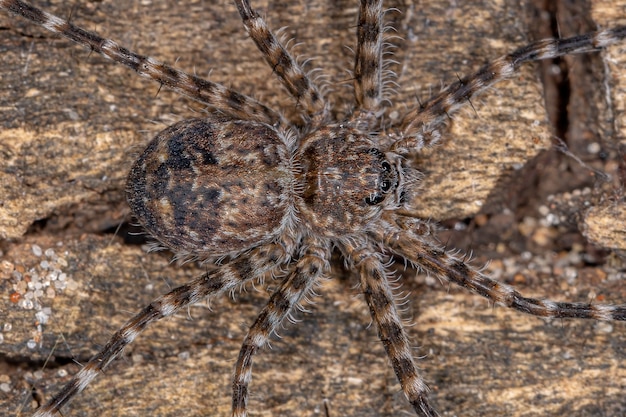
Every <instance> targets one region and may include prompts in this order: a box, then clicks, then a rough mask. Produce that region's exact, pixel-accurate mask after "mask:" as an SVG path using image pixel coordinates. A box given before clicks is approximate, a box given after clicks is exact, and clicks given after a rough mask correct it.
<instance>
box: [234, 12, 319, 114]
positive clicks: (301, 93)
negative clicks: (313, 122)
mask: <svg viewBox="0 0 626 417" xmlns="http://www.w3.org/2000/svg"><path fill="white" fill-rule="evenodd" d="M235 4H236V5H237V9H239V14H240V15H241V19H242V20H243V24H244V26H245V28H246V31H247V32H248V35H250V38H252V40H253V41H254V43H256V46H257V47H258V48H259V50H260V51H261V53H262V54H263V57H264V58H265V61H266V62H267V63H268V64H269V66H270V67H271V68H272V71H274V73H275V74H276V75H277V76H278V77H279V78H280V80H281V81H282V83H283V85H284V86H285V87H286V88H287V90H288V91H289V94H291V95H292V96H293V97H294V98H295V99H296V101H297V102H298V104H299V105H300V106H302V108H303V110H304V112H305V113H306V116H308V118H311V119H312V118H314V117H319V118H320V119H321V120H323V119H324V118H325V117H326V114H327V110H328V109H327V108H326V103H325V102H324V98H323V97H322V94H321V93H320V91H319V89H318V88H317V87H316V86H315V85H314V84H313V83H312V82H311V80H309V78H308V77H307V75H306V74H305V73H304V71H303V70H302V68H301V67H300V65H298V63H297V62H296V60H295V59H294V58H293V57H292V56H291V54H290V53H289V52H288V51H287V50H286V49H285V47H284V46H283V45H282V44H281V43H280V41H279V40H278V39H276V37H275V36H274V34H273V33H272V31H271V30H270V28H269V27H268V26H267V23H265V21H264V20H263V18H261V16H259V14H258V13H257V12H256V10H254V9H253V8H252V7H251V6H250V2H249V1H248V0H235Z"/></svg>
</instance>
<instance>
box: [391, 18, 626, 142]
mask: <svg viewBox="0 0 626 417" xmlns="http://www.w3.org/2000/svg"><path fill="white" fill-rule="evenodd" d="M623 39H626V26H620V27H616V28H614V29H607V30H601V31H598V32H594V33H589V34H586V35H579V36H574V37H571V38H565V39H545V40H541V41H537V42H534V43H531V44H529V45H527V46H524V47H521V48H519V49H517V50H515V51H513V52H511V53H510V54H508V55H505V56H502V57H500V58H497V59H496V60H494V61H492V62H490V63H488V64H486V65H484V66H483V67H482V68H480V69H479V70H478V71H476V72H475V73H474V74H472V75H469V76H466V77H463V78H461V79H459V80H458V81H457V82H455V83H453V84H451V85H449V86H448V87H447V88H446V89H444V90H443V91H442V92H440V93H439V94H437V95H435V96H433V97H431V98H429V99H428V100H427V101H426V102H425V103H422V104H421V105H420V106H419V107H417V108H415V109H413V110H411V111H409V112H408V113H407V114H406V115H405V116H404V118H403V120H402V123H401V125H400V131H401V135H400V136H401V138H402V139H400V140H399V141H397V142H396V143H395V144H394V145H393V147H392V148H393V149H395V150H398V151H400V152H402V151H406V150H408V149H416V148H417V149H419V147H421V144H422V142H423V136H428V135H430V134H431V133H433V131H435V130H437V129H438V128H439V127H440V126H441V125H442V124H443V123H444V122H445V121H446V120H447V119H448V118H449V117H450V115H452V114H453V113H454V112H456V111H457V110H458V109H459V108H460V107H462V106H463V105H465V104H466V103H468V102H470V100H471V99H472V98H473V97H474V96H476V95H477V94H479V93H481V92H483V91H485V90H486V89H487V88H489V87H491V86H493V85H494V84H495V83H498V82H500V81H502V80H505V79H507V78H510V77H512V76H514V75H515V73H516V72H517V71H518V69H519V67H520V66H521V65H522V64H523V63H525V62H532V61H539V60H542V59H553V58H557V57H560V56H563V55H570V54H575V53H585V52H593V51H598V50H600V49H601V48H605V47H607V46H609V45H613V44H616V43H618V42H620V41H622V40H623Z"/></svg>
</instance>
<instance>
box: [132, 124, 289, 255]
mask: <svg viewBox="0 0 626 417" xmlns="http://www.w3.org/2000/svg"><path fill="white" fill-rule="evenodd" d="M289 154H290V153H289V150H288V148H287V146H286V144H285V143H284V141H283V139H282V138H281V136H280V135H279V134H278V132H277V131H276V130H274V129H273V128H272V127H271V126H268V125H266V124H263V123H258V122H251V121H241V120H231V119H227V118H218V117H210V118H207V119H190V120H184V121H182V122H179V123H176V124H174V125H172V126H170V127H168V128H167V129H165V130H164V131H162V132H161V133H159V134H158V135H157V136H156V137H155V138H154V139H153V140H152V141H151V142H150V144H149V145H148V147H147V148H146V150H145V151H144V152H143V154H142V155H141V156H140V157H139V159H138V160H137V161H136V162H135V164H134V165H133V167H132V169H131V171H130V174H129V176H128V189H127V194H128V196H127V197H128V202H129V204H130V207H131V209H132V211H133V213H134V214H135V216H136V217H137V219H138V220H139V222H140V223H141V224H142V225H144V226H145V227H146V229H148V231H150V232H151V234H152V235H153V236H157V237H158V238H159V240H160V241H161V243H163V244H164V245H166V246H168V247H170V248H172V249H174V250H175V251H177V252H181V253H194V254H196V255H199V256H200V257H202V254H207V255H208V254H211V255H212V256H215V255H216V254H221V255H228V254H233V253H236V252H239V251H241V250H245V249H247V248H249V247H251V246H255V245H257V244H258V242H259V241H269V240H271V239H272V238H274V237H275V236H276V235H277V234H278V233H279V231H280V228H281V226H282V225H283V224H284V222H283V219H284V218H285V217H286V216H287V215H288V213H289V212H290V210H289V207H290V205H291V202H290V198H289V197H290V196H291V195H292V192H291V189H292V187H293V183H294V178H293V173H292V170H291V169H290V156H289ZM198 248H201V250H200V251H199V252H198Z"/></svg>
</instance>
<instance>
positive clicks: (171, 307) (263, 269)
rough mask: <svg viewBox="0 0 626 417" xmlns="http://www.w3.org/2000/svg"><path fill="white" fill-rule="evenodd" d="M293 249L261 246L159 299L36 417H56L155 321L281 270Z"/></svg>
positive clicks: (273, 245) (114, 336)
mask: <svg viewBox="0 0 626 417" xmlns="http://www.w3.org/2000/svg"><path fill="white" fill-rule="evenodd" d="M292 250H293V248H290V247H285V246H283V245H281V244H271V245H267V246H261V247H258V248H256V249H254V250H253V251H251V252H250V253H249V254H248V256H247V257H239V258H236V259H233V260H232V261H230V262H228V263H225V264H223V265H221V266H220V267H219V268H217V269H216V270H214V271H210V272H207V273H206V274H204V275H202V276H200V277H199V278H196V279H195V280H193V281H191V282H189V283H187V284H185V285H181V286H180V287H177V288H175V289H173V290H172V291H170V292H169V293H167V294H165V295H163V296H161V297H159V298H157V299H156V300H154V301H153V302H151V303H150V304H149V305H148V306H147V307H145V308H144V309H143V310H142V311H141V312H139V314H137V315H136V316H135V317H133V318H132V319H130V320H129V321H128V322H126V324H124V325H123V326H122V328H121V329H120V330H118V331H117V332H116V333H115V334H114V335H113V336H112V337H111V339H109V341H108V342H107V344H106V346H105V347H104V348H103V349H102V350H101V351H100V352H98V354H96V355H95V356H94V357H93V358H91V359H90V360H89V362H87V364H86V365H85V366H84V367H83V368H82V369H81V370H80V371H79V372H78V373H77V374H76V375H75V376H74V377H73V378H72V379H71V380H70V382H68V383H67V384H66V385H65V386H64V387H63V389H62V390H61V391H60V392H59V393H58V394H57V395H55V396H54V397H52V398H51V399H50V400H49V401H48V402H47V403H46V404H44V405H43V406H41V407H40V408H39V409H38V410H37V411H36V412H35V414H33V417H52V416H53V415H54V413H56V412H57V411H59V410H60V409H61V407H63V405H64V404H65V403H67V402H68V401H69V400H70V399H72V397H74V396H75V395H76V394H78V393H80V392H81V391H82V390H84V389H85V387H87V385H89V383H90V382H91V381H93V379H94V378H95V377H96V376H98V374H100V372H102V371H104V369H105V368H106V367H107V366H108V365H109V364H110V363H111V362H112V361H113V360H114V359H115V358H116V357H117V356H118V355H119V354H120V352H122V350H123V349H124V347H126V346H128V345H129V344H130V343H132V342H133V340H135V338H136V337H137V336H138V335H139V333H141V332H142V331H143V330H144V329H145V328H146V327H147V326H148V325H150V324H151V323H154V322H155V321H157V320H160V319H162V318H164V317H168V316H171V315H172V314H174V313H176V312H177V311H179V310H180V309H181V308H185V307H186V306H188V305H191V304H196V303H198V302H201V301H203V300H205V299H207V297H214V296H216V295H219V294H221V293H224V292H228V291H232V290H234V289H236V288H237V287H239V286H241V285H243V284H245V283H246V282H248V281H252V280H258V279H260V278H262V277H263V276H264V275H266V274H272V273H275V272H277V270H278V268H279V266H280V265H282V264H286V263H287V262H288V261H289V253H291V251H292Z"/></svg>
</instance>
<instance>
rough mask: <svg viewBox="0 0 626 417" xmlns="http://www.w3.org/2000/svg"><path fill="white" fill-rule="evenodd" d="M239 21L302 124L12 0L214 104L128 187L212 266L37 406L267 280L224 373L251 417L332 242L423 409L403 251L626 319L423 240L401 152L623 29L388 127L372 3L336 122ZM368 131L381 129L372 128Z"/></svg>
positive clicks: (502, 292) (458, 89) (266, 36)
mask: <svg viewBox="0 0 626 417" xmlns="http://www.w3.org/2000/svg"><path fill="white" fill-rule="evenodd" d="M235 3H236V5H237V8H238V10H239V13H240V15H241V18H242V20H243V23H244V25H245V28H246V30H247V31H248V33H249V35H250V37H251V38H252V39H253V40H254V41H255V43H256V44H257V46H258V47H259V49H260V50H261V52H262V54H263V56H264V58H265V60H266V61H267V62H268V63H269V65H270V66H271V68H272V69H273V71H274V73H275V74H276V75H277V76H278V77H279V78H280V79H281V82H282V83H283V85H284V87H285V88H286V89H287V90H288V91H289V93H290V94H291V95H292V96H293V97H294V98H295V99H296V101H297V104H298V107H297V112H298V113H299V116H300V117H299V118H298V120H300V121H301V122H302V123H303V125H301V124H297V125H296V124H294V123H292V122H290V121H289V120H287V119H286V118H285V117H284V116H283V115H282V113H281V112H278V111H276V110H273V109H270V108H268V107H267V106H265V105H263V104H261V103H260V102H258V101H256V100H254V99H252V98H250V97H247V96H244V95H242V94H240V93H237V92H236V91H233V90H231V89H229V88H226V87H224V86H222V85H219V84H216V83H212V82H210V81H206V80H203V79H200V78H198V77H196V76H193V75H189V74H186V73H184V72H182V71H179V70H177V69H175V68H172V67H170V66H168V65H166V64H163V63H160V62H158V61H156V60H154V59H152V58H149V57H145V56H141V55H139V54H136V53H133V52H131V51H129V50H127V49H125V48H122V47H120V46H119V45H117V44H116V43H115V42H113V41H111V40H108V39H105V38H101V37H99V36H98V35H96V34H94V33H91V32H87V31H85V30H83V29H80V28H78V27H76V26H74V25H73V24H71V23H69V22H67V21H65V20H62V19H60V18H58V17H55V16H53V15H50V14H47V13H45V12H42V11H40V10H39V9H36V8H34V7H32V6H29V5H27V4H26V3H23V2H22V1H19V0H0V8H4V9H8V10H10V11H12V12H14V13H17V14H20V15H22V16H24V17H26V18H29V19H30V20H32V21H34V22H36V23H39V24H41V25H43V26H45V27H46V28H47V29H49V30H51V31H53V32H56V33H59V34H61V35H63V36H66V37H68V38H70V39H72V40H74V41H76V42H78V43H80V44H83V45H86V46H89V47H90V48H91V49H92V50H94V51H96V52H98V53H101V54H103V55H104V56H106V57H108V58H111V59H112V60H114V61H116V62H118V63H121V64H124V65H126V66H129V67H131V68H132V69H133V70H135V71H136V72H137V73H138V74H140V75H142V76H145V77H148V78H151V79H154V80H156V81H158V82H159V83H161V84H162V85H166V86H168V87H170V88H172V89H174V90H176V91H178V92H180V93H182V94H186V95H188V96H190V97H191V98H194V99H196V100H198V101H200V102H202V103H204V104H206V105H207V106H208V107H209V108H210V109H212V110H214V112H213V113H211V115H209V116H206V117H205V118H203V119H190V120H185V121H182V122H179V123H177V124H175V125H173V126H171V127H169V128H167V129H165V130H164V131H163V132H161V133H160V134H158V135H157V137H156V138H155V139H153V140H152V142H150V144H149V145H148V147H147V148H146V150H145V151H144V152H143V154H142V155H141V156H140V157H139V159H137V160H136V162H135V163H134V164H133V166H132V168H131V170H130V175H129V177H128V185H127V196H128V202H129V205H130V207H131V210H132V212H133V213H134V215H135V216H136V218H137V219H138V220H139V222H140V223H141V224H142V225H143V226H144V228H145V229H146V230H147V231H148V232H150V233H151V234H152V235H153V236H154V238H156V239H157V240H159V241H160V242H161V243H162V244H163V245H164V246H166V247H168V248H170V249H172V250H173V251H174V252H176V253H177V254H178V255H179V256H191V257H196V258H200V259H201V260H203V261H204V262H206V263H210V262H214V263H215V265H214V267H211V268H207V271H206V272H205V273H204V274H203V275H202V276H200V277H199V278H197V279H195V280H192V281H190V282H189V283H187V284H185V285H182V286H180V287H178V288H176V289H174V290H172V291H171V292H169V293H167V294H165V295H163V296H161V297H159V298H157V299H156V300H154V301H153V302H152V303H151V304H150V305H148V306H146V307H145V308H144V309H143V310H142V311H141V312H140V313H138V314H137V315H136V316H135V317H133V318H132V319H131V320H129V321H128V322H127V323H126V324H125V325H124V326H123V327H122V328H121V329H120V330H119V331H118V332H116V333H115V334H114V335H113V336H112V338H111V339H110V341H109V342H108V343H107V345H106V346H105V347H104V348H103V349H102V350H101V351H100V353H98V354H97V355H96V356H95V357H94V358H92V359H91V360H90V361H89V363H87V364H86V365H85V366H84V368H83V369H81V371H79V373H78V374H77V375H76V376H74V378H73V379H72V380H71V381H70V382H69V383H68V385H67V386H66V387H65V388H64V389H63V390H62V391H61V392H60V393H59V394H57V395H56V396H54V397H52V398H51V399H50V400H49V401H48V402H47V403H46V404H45V405H43V406H42V407H41V408H40V409H39V410H38V411H37V412H36V414H35V415H36V416H40V417H41V416H47V417H49V416H51V415H52V414H54V413H56V412H57V411H59V409H60V408H61V407H62V406H63V405H64V404H65V403H66V402H68V401H69V400H70V399H71V398H72V397H74V396H75V395H76V394H77V393H78V392H80V391H82V390H83V389H84V388H85V387H86V386H87V385H88V384H89V383H90V381H91V380H93V379H94V378H95V377H96V376H97V375H98V374H99V373H100V372H101V371H102V370H104V369H105V368H106V366H107V365H108V364H109V363H110V362H111V361H112V360H113V359H114V358H115V357H116V356H118V355H119V353H120V352H121V351H122V349H123V348H124V347H125V346H127V345H128V344H129V343H131V342H132V341H133V340H134V339H135V337H136V336H137V335H138V334H139V333H140V332H141V331H142V330H143V329H144V328H145V327H146V326H147V325H148V324H150V323H152V322H154V321H156V320H158V319H160V318H162V317H166V316H170V315H172V314H174V313H175V312H176V311H178V310H180V309H181V308H184V307H186V306H188V305H190V304H192V303H196V302H199V301H201V300H203V299H205V298H207V297H212V296H215V295H217V294H220V293H224V292H227V291H232V290H234V289H237V288H239V287H240V286H242V285H243V284H245V283H247V282H251V281H252V282H254V281H262V280H263V279H264V278H265V277H267V276H272V277H274V278H276V279H278V280H280V283H279V284H278V287H277V289H275V290H274V292H273V293H272V295H271V298H270V300H269V302H268V303H267V305H266V306H265V307H264V308H263V310H262V311H261V313H260V314H259V316H258V318H257V320H256V321H255V322H254V324H253V325H252V326H251V327H250V329H249V331H248V334H247V336H246V338H245V340H244V342H243V346H242V348H241V351H240V353H239V357H238V360H237V363H236V365H235V372H234V377H233V394H232V401H233V402H232V414H233V415H234V416H245V415H246V413H247V411H246V410H247V402H248V388H249V384H250V381H251V375H252V358H253V356H254V354H256V353H257V352H258V351H259V349H261V348H262V347H263V346H264V345H265V344H267V342H268V340H269V339H270V337H271V336H272V334H273V333H274V332H275V331H276V329H277V327H278V326H279V325H280V324H281V323H282V322H283V321H284V319H285V318H287V317H288V316H289V315H290V313H291V312H292V311H293V309H294V308H297V307H298V306H299V305H300V304H301V302H302V300H303V299H304V298H306V296H307V295H308V294H309V293H311V291H312V289H313V288H314V287H315V285H316V283H317V282H319V281H320V280H321V279H322V278H323V277H325V276H329V275H330V263H329V260H330V256H331V249H332V248H334V247H335V248H337V249H338V251H339V252H340V254H341V256H342V257H343V258H344V260H345V263H346V265H347V267H349V268H350V269H352V270H354V271H356V272H358V274H359V277H360V282H359V283H360V289H361V291H362V293H363V295H364V298H365V300H366V302H367V304H368V307H369V310H370V313H371V317H372V320H373V322H374V324H375V325H376V327H377V329H378V333H379V337H380V339H381V341H382V343H383V346H384V348H385V351H386V353H387V355H388V357H389V359H390V362H391V364H392V366H393V369H394V372H395V374H396V376H397V378H398V380H399V382H400V385H401V387H402V390H403V392H404V394H405V395H406V397H407V399H408V400H409V402H410V403H411V405H412V406H413V408H414V410H415V412H416V413H417V414H418V415H420V416H434V415H436V411H435V409H434V407H433V406H432V405H431V404H430V401H429V399H428V395H427V391H428V389H427V387H426V384H425V383H424V381H423V379H422V377H421V376H420V374H419V372H418V369H417V366H416V364H415V360H414V358H413V353H412V350H411V345H410V343H409V340H408V337H407V335H406V333H405V331H404V328H403V325H402V322H401V320H400V316H399V314H398V309H397V306H396V300H395V298H394V295H393V292H392V286H391V284H390V277H391V275H392V274H391V273H390V272H389V262H390V261H391V260H392V259H393V258H394V257H396V258H400V259H404V260H405V261H407V262H408V263H410V264H412V265H415V266H417V267H420V268H422V269H424V270H426V271H428V272H429V273H431V274H433V275H435V276H436V277H438V278H440V279H441V280H446V281H448V282H452V283H456V284H458V285H460V286H462V287H464V288H467V289H469V290H470V291H472V292H474V293H477V294H479V295H481V296H484V297H486V298H488V299H489V300H491V301H493V302H495V303H497V304H500V305H504V306H506V307H510V308H513V309H517V310H519V311H522V312H526V313H530V314H533V315H536V316H541V317H559V318H560V317H575V318H593V319H598V320H626V306H624V305H619V306H608V305H593V304H583V303H564V302H554V301H549V300H540V299H535V298H529V297H524V296H522V295H521V294H520V293H518V292H517V291H516V290H514V289H513V288H512V287H510V286H508V285H506V284H502V283H499V282H497V281H494V280H493V279H491V278H489V277H487V276H486V275H484V274H483V273H482V272H481V271H480V270H478V269H476V268H475V267H473V266H471V265H469V264H468V263H466V262H465V259H464V258H462V257H459V256H456V253H455V252H454V251H449V250H447V249H446V248H444V247H442V246H441V245H439V244H438V243H437V242H435V241H433V240H432V238H431V236H429V231H430V230H431V227H430V226H429V223H428V222H427V221H423V220H420V219H416V218H413V217H409V216H407V215H405V213H404V211H403V209H405V208H408V207H407V206H408V204H409V201H412V199H411V198H409V197H411V196H412V195H414V194H415V193H416V190H417V188H418V182H419V181H418V180H419V177H420V174H419V173H418V172H417V171H416V170H415V169H414V168H410V167H409V164H405V159H404V158H405V157H407V154H408V153H411V152H415V151H420V150H421V149H422V147H423V146H424V145H425V144H428V143H432V142H435V141H436V140H438V139H439V138H440V136H441V135H440V131H441V130H442V129H443V128H444V127H445V121H446V120H447V118H448V117H449V116H450V115H451V114H452V113H454V112H455V111H456V110H457V109H458V108H460V107H462V106H463V105H465V104H466V103H468V102H469V100H470V99H471V98H472V97H473V96H474V95H476V94H478V93H480V92H482V91H483V90H485V89H487V88H489V87H490V86H492V85H493V84H494V83H496V82H498V81H500V80H503V79H505V78H507V77H510V76H511V75H512V74H514V73H515V72H516V70H517V69H518V68H519V66H520V65H521V64H522V63H524V62H529V61H534V60H538V59H547V58H554V57H558V56H562V55H565V54H568V53H573V52H588V51H594V50H597V49H599V48H602V47H605V46H607V45H610V44H613V43H617V42H619V41H621V40H623V39H624V38H626V27H617V28H615V29H608V30H603V31H600V32H596V33H591V34H588V35H583V36H578V37H575V38H568V39H550V40H545V41H540V42H536V43H533V44H531V45H528V46H526V47H523V48H520V49H518V50H516V51H514V52H513V53H511V54H509V55H506V56H504V57H501V58H499V59H497V60H495V61H493V62H491V63H489V64H487V65H485V66H484V67H483V68H481V69H480V70H479V71H478V72H476V73H475V74H473V75H470V76H468V77H464V78H460V79H459V80H458V81H457V82H455V83H454V84H452V85H450V86H449V87H447V88H446V89H444V90H442V91H441V92H440V93H439V94H437V95H435V96H434V97H432V98H430V99H428V100H427V101H425V102H424V103H422V104H420V105H416V106H415V107H414V108H413V109H408V110H407V111H406V114H405V115H404V117H402V118H400V119H399V120H398V122H397V123H393V124H390V123H383V120H382V118H383V115H384V113H385V109H384V108H383V106H382V102H383V101H384V100H385V97H384V96H383V76H382V74H383V68H384V65H383V49H384V46H383V45H384V41H383V34H384V25H383V15H384V13H383V6H382V1H380V0H379V1H373V0H372V1H367V0H362V1H361V2H360V8H359V16H358V28H357V46H356V49H355V55H356V58H355V66H354V71H353V74H354V107H355V108H354V109H353V112H352V113H351V115H349V116H348V117H347V118H346V119H345V120H333V119H332V117H331V115H330V114H331V112H330V111H329V105H328V103H327V101H326V99H325V97H324V94H323V93H322V92H321V90H320V89H318V88H317V87H316V86H315V83H314V82H313V81H311V79H310V78H309V76H308V75H307V73H306V72H305V71H304V70H303V69H302V68H301V66H300V65H299V64H298V63H297V60H295V59H294V58H293V57H292V55H291V54H290V52H289V51H288V50H287V49H286V47H285V46H284V45H283V44H282V43H281V42H279V41H278V40H277V39H276V38H275V36H274V35H273V34H272V32H271V31H270V29H269V28H268V27H267V25H266V23H265V22H264V20H263V19H262V18H261V17H260V16H259V14H258V13H256V12H255V11H254V10H253V9H252V8H251V6H250V4H249V2H248V1H247V0H236V1H235ZM374 132H378V133H374Z"/></svg>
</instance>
